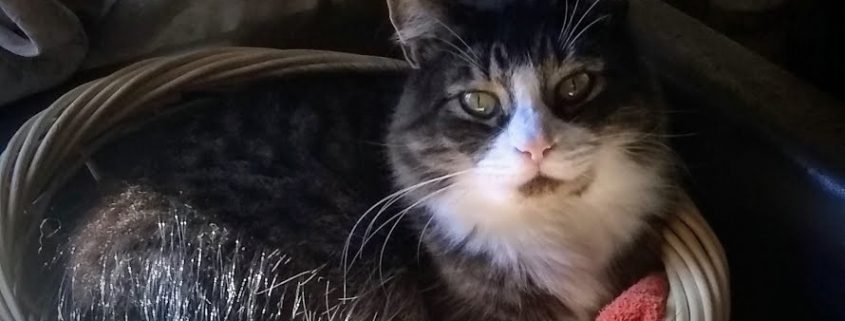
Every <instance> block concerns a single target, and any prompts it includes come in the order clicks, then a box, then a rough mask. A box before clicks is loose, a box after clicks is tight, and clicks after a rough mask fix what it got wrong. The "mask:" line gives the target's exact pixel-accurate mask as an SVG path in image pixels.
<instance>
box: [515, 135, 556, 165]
mask: <svg viewBox="0 0 845 321" xmlns="http://www.w3.org/2000/svg"><path fill="white" fill-rule="evenodd" d="M552 147H554V144H552V143H550V142H549V140H548V139H546V138H545V137H538V138H535V139H532V140H530V141H528V142H525V143H523V144H519V145H517V146H516V150H518V151H520V152H521V153H523V154H525V155H526V156H530V157H531V160H533V161H534V162H536V163H539V162H540V161H542V160H543V157H545V156H546V152H548V151H549V150H550V149H552Z"/></svg>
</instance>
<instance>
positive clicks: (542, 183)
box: [519, 174, 563, 196]
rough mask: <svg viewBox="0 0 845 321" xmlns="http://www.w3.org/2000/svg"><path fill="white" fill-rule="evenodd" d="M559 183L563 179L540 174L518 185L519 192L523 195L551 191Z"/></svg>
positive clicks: (556, 187) (541, 193)
mask: <svg viewBox="0 0 845 321" xmlns="http://www.w3.org/2000/svg"><path fill="white" fill-rule="evenodd" d="M561 185H563V181H561V180H558V179H554V178H551V177H548V176H545V175H542V174H540V175H537V176H535V177H534V178H532V179H531V180H530V181H528V182H526V183H525V184H522V185H521V186H519V192H520V193H522V195H525V196H538V195H543V194H548V193H552V192H554V191H555V190H557V189H558V188H559V187H560V186H561Z"/></svg>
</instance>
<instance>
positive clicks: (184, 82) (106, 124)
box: [0, 47, 730, 321]
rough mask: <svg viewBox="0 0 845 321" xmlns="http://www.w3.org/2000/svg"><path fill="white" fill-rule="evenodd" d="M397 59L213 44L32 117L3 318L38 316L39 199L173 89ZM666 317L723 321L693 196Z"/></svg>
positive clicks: (722, 286) (385, 65)
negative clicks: (29, 261) (32, 284)
mask: <svg viewBox="0 0 845 321" xmlns="http://www.w3.org/2000/svg"><path fill="white" fill-rule="evenodd" d="M406 68H407V67H406V65H405V63H404V62H402V61H397V60H393V59H390V58H383V57H372V56H362V55H355V54H348V53H339V52H330V51H315V50H276V49H263V48H242V47H233V48H220V49H210V50H203V51H198V52H193V53H187V54H182V55H177V56H172V57H164V58H154V59H149V60H145V61H141V62H138V63H136V64H133V65H130V66H128V67H125V68H123V69H121V70H118V71H117V72H115V73H113V74H111V75H109V76H107V77H104V78H101V79H98V80H94V81H92V82H89V83H87V84H84V85H81V86H79V87H77V88H75V89H73V90H71V91H70V92H68V93H67V94H65V95H64V96H62V97H61V98H59V99H58V100H57V101H56V102H54V103H53V104H52V105H51V106H50V107H49V108H47V109H46V110H44V111H42V112H41V113H39V114H37V115H35V116H34V117H32V118H31V119H30V120H29V121H27V122H26V123H25V124H24V125H23V126H22V127H21V128H20V129H19V130H18V132H17V133H16V134H15V136H14V137H13V138H12V140H11V141H10V142H9V144H8V146H7V148H6V150H5V151H4V152H3V154H2V156H0V320H2V321H33V320H41V319H42V318H43V317H44V316H43V315H42V314H43V311H41V309H39V308H38V307H36V305H35V304H34V303H32V300H30V299H28V298H27V297H26V294H25V292H26V291H24V290H23V289H25V288H26V285H25V284H21V283H22V282H17V280H20V279H21V278H20V276H21V275H22V274H21V273H23V271H22V269H23V267H22V265H23V263H22V262H23V261H24V260H23V258H24V257H25V256H26V255H28V253H26V252H27V251H28V249H29V247H28V245H30V244H32V242H33V239H34V235H35V234H36V233H35V232H36V230H37V226H38V223H39V222H40V221H41V219H42V218H43V215H44V211H45V207H46V206H45V204H47V203H49V199H50V198H51V196H52V195H53V194H54V193H55V192H56V190H57V189H58V188H59V187H61V186H62V185H64V184H65V183H66V182H67V181H68V180H69V179H70V177H71V175H72V174H73V173H74V172H75V171H76V170H77V169H79V168H80V167H81V166H82V165H83V164H84V163H85V161H86V158H87V155H90V154H91V153H92V152H93V151H95V150H96V149H97V147H98V146H100V145H102V144H103V143H105V142H108V141H110V140H111V139H113V138H115V137H117V136H119V135H120V134H121V133H122V132H123V131H125V128H126V127H127V126H131V125H133V124H137V123H139V122H143V118H144V117H150V115H152V114H153V111H158V110H161V109H162V108H166V105H167V104H166V103H167V102H172V101H173V100H174V99H175V98H178V96H179V94H180V92H183V91H186V90H195V89H203V88H211V87H215V86H220V85H223V84H226V85H230V84H236V83H239V82H247V81H254V80H258V79H266V78H272V77H287V76H292V75H301V74H305V73H331V72H338V71H357V72H368V73H378V72H387V71H392V72H397V71H402V70H405V69H406ZM663 235H664V245H663V261H664V263H665V268H666V275H667V277H668V280H669V284H670V293H669V302H668V307H667V309H668V310H667V314H666V315H667V317H666V320H667V321H727V320H728V318H729V315H730V306H729V297H730V295H729V284H728V270H727V262H726V259H725V254H724V251H723V249H722V247H721V245H720V243H719V241H718V240H717V239H716V237H715V235H714V234H713V232H712V230H711V229H710V227H709V226H708V225H707V223H706V222H705V220H704V218H702V217H701V215H700V214H699V213H698V211H697V210H696V208H695V206H694V205H693V204H692V203H691V202H689V201H688V202H686V205H685V206H684V207H683V208H681V209H680V212H679V213H678V215H677V216H676V219H674V221H672V222H671V223H670V224H668V225H667V228H666V230H665V231H664V233H663Z"/></svg>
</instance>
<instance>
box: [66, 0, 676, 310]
mask: <svg viewBox="0 0 845 321" xmlns="http://www.w3.org/2000/svg"><path fill="white" fill-rule="evenodd" d="M389 5H390V9H391V10H390V13H391V21H392V22H393V23H394V25H395V27H396V29H397V34H398V40H399V41H400V45H401V46H402V47H403V49H404V50H405V54H406V57H407V58H408V59H409V60H410V61H411V62H412V63H413V64H414V65H415V66H416V67H417V69H416V70H414V71H413V72H411V73H410V75H407V79H403V78H404V77H402V76H395V75H390V76H383V77H367V76H361V75H349V74H347V75H335V76H328V77H316V78H306V79H294V80H290V81H286V82H283V83H281V84H275V86H266V85H265V86H260V87H259V89H252V90H248V91H246V92H245V93H242V94H236V95H228V96H227V95H222V96H221V95H212V97H211V101H212V102H211V103H209V104H207V106H205V107H204V108H202V109H192V110H186V111H184V112H182V113H179V114H178V115H174V116H173V117H170V118H168V119H167V120H166V121H162V122H159V124H158V125H156V126H153V127H150V128H147V129H145V130H144V131H142V132H139V133H136V134H135V135H133V136H131V137H130V138H127V139H125V140H124V141H122V142H120V143H119V144H116V145H114V146H112V147H110V148H108V149H106V150H105V151H104V152H101V153H100V154H98V156H97V159H96V160H95V161H96V162H98V163H99V164H100V165H101V167H102V168H101V169H102V172H103V173H104V176H105V177H106V178H105V179H104V180H105V182H103V183H102V186H103V189H104V197H103V198H102V199H100V200H98V201H97V202H96V205H95V206H93V207H92V208H90V209H88V210H87V211H86V215H85V218H84V220H83V221H82V222H81V224H80V227H79V228H77V229H76V230H75V232H74V235H73V236H72V237H71V239H70V243H69V244H68V246H67V248H66V251H65V254H66V255H65V257H64V258H65V263H66V269H65V270H64V272H65V273H66V277H65V278H64V282H63V286H62V288H61V291H60V293H59V296H58V299H59V303H60V304H59V309H58V310H57V316H58V317H59V318H60V319H63V320H71V321H82V320H106V319H108V320H112V319H121V320H149V321H159V320H209V321H218V320H352V321H363V320H407V321H424V320H444V321H449V320H462V321H473V320H479V321H480V320H484V321H497V320H502V321H504V320H508V321H515V320H520V321H541V320H544V321H545V320H584V321H586V320H591V319H592V318H593V317H594V315H595V313H596V312H597V310H598V309H599V308H600V307H601V306H602V305H603V304H604V303H606V302H607V301H608V300H609V299H610V298H611V297H612V296H613V295H615V294H617V293H618V292H619V291H620V290H621V289H622V288H624V287H625V286H626V285H628V284H630V282H631V281H633V280H634V279H636V278H637V277H638V276H641V275H643V274H644V273H646V272H648V271H650V270H654V269H659V268H660V266H659V260H658V257H657V251H656V249H655V247H654V245H655V244H657V241H659V239H658V235H657V234H656V233H654V232H655V231H656V230H657V228H658V227H659V226H660V224H661V221H662V219H663V218H665V216H666V215H667V213H669V212H670V211H671V208H672V206H673V201H674V193H675V189H674V186H673V181H672V171H671V167H672V159H671V157H670V156H669V155H670V152H669V150H668V148H667V147H666V146H665V145H664V144H663V135H662V133H663V127H664V125H663V117H662V105H661V101H660V97H659V93H658V91H657V89H656V88H655V87H654V86H653V84H654V81H653V79H652V77H651V76H650V75H649V73H648V72H647V69H646V68H644V67H643V65H642V63H641V61H640V60H639V57H638V56H637V54H636V48H634V47H633V45H632V44H631V42H630V39H629V38H628V36H627V30H626V29H625V27H624V26H625V22H624V16H625V12H624V10H625V7H624V4H623V3H622V2H621V1H615V0H569V1H564V0H542V1H541V0H530V1H528V0H526V1H474V0H462V1H445V0H391V1H389ZM579 72H589V73H590V75H593V76H592V77H591V78H590V79H591V80H592V81H594V83H593V84H592V86H591V87H590V91H589V92H588V94H587V95H585V96H583V97H584V100H583V102H579V103H578V105H577V106H570V105H564V104H563V103H562V100H561V99H560V96H559V95H560V93H559V92H558V87H559V86H558V84H561V83H563V82H564V81H565V79H567V77H570V76H571V75H574V74H577V73H579ZM403 82H404V83H405V85H404V88H401V84H402V83H403ZM468 92H484V93H486V94H488V95H490V97H495V98H496V100H497V101H498V102H499V104H498V106H497V108H498V109H496V111H495V113H493V114H491V117H477V116H475V115H473V114H471V113H469V112H468V111H467V110H465V108H464V107H462V104H461V103H460V99H461V97H463V95H465V94H466V93H468ZM206 98H208V97H206ZM538 137H539V138H538ZM540 138H542V139H540ZM535 140H537V141H542V142H548V144H549V145H548V146H547V148H545V149H543V150H542V155H543V157H544V158H543V160H542V162H539V161H537V160H534V161H537V162H536V163H531V162H530V161H528V158H526V157H528V156H527V154H526V152H525V150H526V148H527V147H526V146H527V145H525V144H530V143H531V142H533V141H535ZM535 156H537V155H535V154H532V155H531V159H534V158H535ZM532 164H534V165H532ZM391 191H395V192H391Z"/></svg>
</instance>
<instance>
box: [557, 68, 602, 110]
mask: <svg viewBox="0 0 845 321" xmlns="http://www.w3.org/2000/svg"><path fill="white" fill-rule="evenodd" d="M594 82H595V79H594V78H593V75H591V74H590V73H587V72H579V73H576V74H573V75H570V76H569V77H566V78H564V79H563V80H561V81H560V83H558V85H557V95H558V101H559V103H560V104H562V105H563V106H564V107H572V106H576V105H579V104H580V103H582V102H584V100H586V99H587V98H588V97H589V96H590V93H591V92H592V91H593V86H594Z"/></svg>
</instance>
